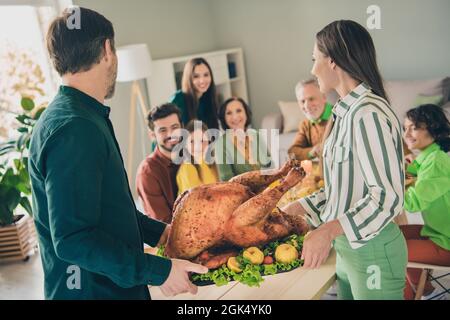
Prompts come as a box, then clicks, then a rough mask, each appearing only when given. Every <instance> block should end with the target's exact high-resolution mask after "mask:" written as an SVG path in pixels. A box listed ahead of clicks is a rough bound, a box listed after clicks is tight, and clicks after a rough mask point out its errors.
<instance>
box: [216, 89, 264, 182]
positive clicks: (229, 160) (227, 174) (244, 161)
mask: <svg viewBox="0 0 450 320" xmlns="http://www.w3.org/2000/svg"><path fill="white" fill-rule="evenodd" d="M219 121H220V124H221V125H222V128H223V129H224V130H226V131H225V133H224V134H223V135H222V136H220V137H219V138H218V139H217V141H216V143H215V149H214V150H215V157H216V164H217V170H218V172H219V178H220V180H221V181H228V180H230V179H231V178H233V177H234V176H237V175H239V174H241V173H245V172H248V171H253V170H259V169H261V168H268V167H270V165H271V159H270V155H269V153H268V150H267V146H266V144H265V142H264V139H263V138H262V137H261V136H260V134H259V133H258V132H257V131H256V130H254V129H250V128H249V125H250V123H251V121H252V113H251V111H250V108H249V106H248V105H247V103H246V102H245V101H244V100H243V99H241V98H237V97H232V98H229V99H228V100H226V101H225V102H224V103H223V104H222V105H221V107H220V109H219Z"/></svg>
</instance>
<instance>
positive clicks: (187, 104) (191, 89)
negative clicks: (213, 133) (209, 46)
mask: <svg viewBox="0 0 450 320" xmlns="http://www.w3.org/2000/svg"><path fill="white" fill-rule="evenodd" d="M169 100H170V101H169V102H171V103H174V104H176V105H177V106H178V108H180V110H181V120H182V122H183V124H184V125H186V124H187V123H188V122H189V121H190V120H193V119H198V120H201V121H202V122H203V123H205V124H206V125H207V126H208V128H209V129H218V128H219V124H218V121H217V95H216V86H215V84H214V77H213V74H212V71H211V67H210V66H209V64H208V62H207V61H206V60H205V59H203V58H194V59H191V60H189V61H188V62H187V63H186V65H185V66H184V71H183V78H182V80H181V90H178V91H177V92H175V94H174V95H173V96H172V97H171V98H170V99H169Z"/></svg>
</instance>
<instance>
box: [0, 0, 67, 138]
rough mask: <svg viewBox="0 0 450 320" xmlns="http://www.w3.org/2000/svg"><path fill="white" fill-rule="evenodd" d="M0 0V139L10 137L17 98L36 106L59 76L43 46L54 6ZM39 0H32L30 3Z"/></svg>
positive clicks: (43, 101) (13, 131) (45, 98)
mask: <svg viewBox="0 0 450 320" xmlns="http://www.w3.org/2000/svg"><path fill="white" fill-rule="evenodd" d="M1 3H2V2H0V142H1V141H6V140H9V139H10V138H14V137H15V135H16V133H17V131H16V129H17V125H16V123H17V121H15V117H16V116H17V114H18V113H20V112H21V106H20V101H21V97H23V96H26V97H30V98H32V99H33V100H34V101H35V104H36V105H41V104H46V103H47V102H48V101H50V98H51V97H52V96H53V95H54V94H55V91H56V88H57V86H58V82H59V81H60V80H59V77H58V76H57V74H56V73H55V72H54V71H53V68H52V67H51V62H50V60H49V57H48V54H47V50H46V47H45V34H46V31H47V28H48V25H49V23H50V21H51V20H52V19H53V18H54V17H55V16H56V13H57V10H58V8H57V6H55V5H46V4H45V3H42V5H39V6H36V5H34V6H31V5H24V3H25V4H26V1H15V2H13V3H21V5H1ZM36 3H39V1H35V2H34V4H36Z"/></svg>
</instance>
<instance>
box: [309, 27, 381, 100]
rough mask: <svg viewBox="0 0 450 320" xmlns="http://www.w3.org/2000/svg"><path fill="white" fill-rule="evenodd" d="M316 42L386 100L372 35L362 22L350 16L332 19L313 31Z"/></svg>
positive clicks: (351, 74)
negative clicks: (316, 30)
mask: <svg viewBox="0 0 450 320" xmlns="http://www.w3.org/2000/svg"><path fill="white" fill-rule="evenodd" d="M316 43H317V47H318V49H319V50H320V51H321V52H322V53H323V54H324V55H325V56H326V57H330V58H331V59H332V60H333V61H334V62H335V63H336V64H337V65H338V66H339V67H340V68H341V69H343V70H344V71H345V72H347V73H348V74H349V75H350V77H352V78H353V79H355V80H357V81H361V82H364V83H365V84H367V85H368V86H369V87H370V88H371V89H372V91H373V93H375V94H376V95H378V96H380V97H382V98H384V99H385V100H386V101H388V102H389V99H388V97H387V94H386V91H385V90H384V86H383V80H382V78H381V75H380V71H379V69H378V65H377V59H376V51H375V46H374V44H373V40H372V37H371V36H370V33H369V32H368V31H367V30H366V29H365V28H364V27H363V26H361V25H360V24H359V23H357V22H355V21H351V20H339V21H334V22H332V23H330V24H328V25H327V26H326V27H324V28H323V29H322V30H320V31H319V32H318V33H317V35H316Z"/></svg>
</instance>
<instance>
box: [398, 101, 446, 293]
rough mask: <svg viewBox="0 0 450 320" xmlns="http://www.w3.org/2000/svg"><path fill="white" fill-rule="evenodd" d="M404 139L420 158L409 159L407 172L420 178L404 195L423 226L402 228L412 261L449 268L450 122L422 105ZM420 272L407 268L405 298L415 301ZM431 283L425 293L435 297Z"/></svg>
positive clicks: (411, 114)
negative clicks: (418, 214)
mask: <svg viewBox="0 0 450 320" xmlns="http://www.w3.org/2000/svg"><path fill="white" fill-rule="evenodd" d="M404 129H405V133H404V138H405V142H406V144H407V145H408V149H410V150H418V151H419V154H418V155H417V157H414V156H413V155H408V156H406V159H407V161H408V162H409V163H410V164H409V165H408V167H407V172H408V173H409V174H410V175H413V176H415V177H417V179H416V181H415V184H414V185H413V186H410V187H409V188H408V190H407V191H406V193H405V209H406V210H407V211H409V212H418V211H420V212H422V217H423V220H424V225H423V226H422V225H404V226H401V228H402V231H403V234H404V235H405V238H406V241H407V245H408V259H409V261H414V262H421V263H430V264H437V265H444V266H450V157H449V155H448V154H447V152H448V151H449V149H450V137H449V135H450V123H449V121H448V119H447V117H446V115H445V114H444V112H443V111H442V109H441V108H439V107H438V106H436V105H431V104H427V105H422V106H419V107H417V108H415V109H411V110H409V111H408V112H407V114H406V119H405V123H404ZM420 273H421V270H420V269H411V268H410V269H408V280H409V281H407V283H406V289H405V299H413V298H414V289H413V288H412V286H415V285H416V284H417V283H418V281H419V277H420ZM433 289H434V288H433V286H432V285H431V283H430V282H429V281H428V282H427V283H426V286H425V290H424V293H425V295H428V296H429V297H432V296H435V293H434V292H433Z"/></svg>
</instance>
